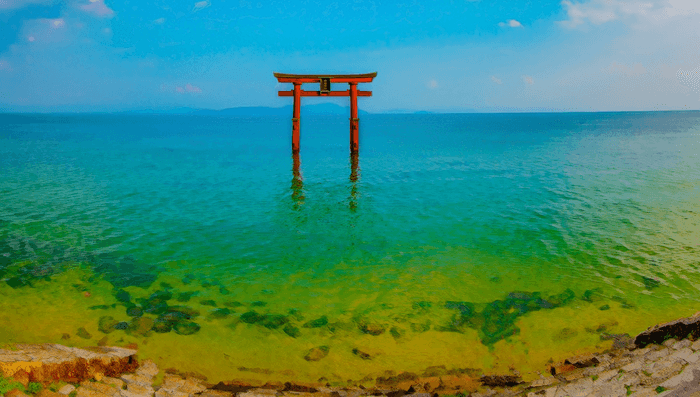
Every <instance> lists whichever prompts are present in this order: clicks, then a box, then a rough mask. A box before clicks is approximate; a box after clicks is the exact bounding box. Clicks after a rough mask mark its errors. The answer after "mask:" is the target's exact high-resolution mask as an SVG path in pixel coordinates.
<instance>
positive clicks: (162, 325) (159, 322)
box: [152, 317, 173, 334]
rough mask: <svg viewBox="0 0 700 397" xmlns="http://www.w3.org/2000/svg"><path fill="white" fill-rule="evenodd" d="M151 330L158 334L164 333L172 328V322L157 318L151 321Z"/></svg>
mask: <svg viewBox="0 0 700 397" xmlns="http://www.w3.org/2000/svg"><path fill="white" fill-rule="evenodd" d="M152 329H153V331H155V332H158V333H159V334H164V333H168V332H170V330H171V329H173V324H172V323H171V322H169V321H166V320H163V319H162V318H160V317H159V318H157V319H155V321H153V328H152Z"/></svg>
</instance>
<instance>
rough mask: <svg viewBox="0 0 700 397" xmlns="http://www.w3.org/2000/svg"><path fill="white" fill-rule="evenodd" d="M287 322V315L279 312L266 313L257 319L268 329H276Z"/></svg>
mask: <svg viewBox="0 0 700 397" xmlns="http://www.w3.org/2000/svg"><path fill="white" fill-rule="evenodd" d="M288 322H289V319H287V316H284V315H281V314H266V315H264V316H263V318H262V320H260V321H259V323H260V325H262V326H263V327H265V328H269V329H277V328H279V327H281V326H283V325H285V324H287V323H288Z"/></svg>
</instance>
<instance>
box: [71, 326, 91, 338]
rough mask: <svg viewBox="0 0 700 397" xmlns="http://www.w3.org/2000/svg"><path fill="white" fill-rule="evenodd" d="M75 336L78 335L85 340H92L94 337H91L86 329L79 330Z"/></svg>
mask: <svg viewBox="0 0 700 397" xmlns="http://www.w3.org/2000/svg"><path fill="white" fill-rule="evenodd" d="M75 334H76V335H78V336H79V337H81V338H83V339H90V338H92V335H90V333H89V332H87V330H86V329H85V328H84V327H80V328H78V331H77V332H76V333H75Z"/></svg>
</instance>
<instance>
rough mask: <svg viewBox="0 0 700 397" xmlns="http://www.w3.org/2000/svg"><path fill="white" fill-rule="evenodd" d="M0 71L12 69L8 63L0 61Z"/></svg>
mask: <svg viewBox="0 0 700 397" xmlns="http://www.w3.org/2000/svg"><path fill="white" fill-rule="evenodd" d="M0 70H6V71H11V70H12V68H11V67H10V63H9V62H7V61H5V60H3V59H0Z"/></svg>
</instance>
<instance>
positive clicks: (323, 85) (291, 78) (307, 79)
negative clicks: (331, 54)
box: [273, 72, 377, 211]
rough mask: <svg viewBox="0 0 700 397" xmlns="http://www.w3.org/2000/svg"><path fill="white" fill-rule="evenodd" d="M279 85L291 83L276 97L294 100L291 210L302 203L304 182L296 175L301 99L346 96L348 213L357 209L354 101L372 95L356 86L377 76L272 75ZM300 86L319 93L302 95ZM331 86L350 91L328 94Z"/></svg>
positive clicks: (355, 117)
mask: <svg viewBox="0 0 700 397" xmlns="http://www.w3.org/2000/svg"><path fill="white" fill-rule="evenodd" d="M273 74H274V76H275V77H276V78H277V81H278V82H280V83H292V84H294V89H293V90H291V91H279V92H278V95H279V96H292V97H294V114H293V117H292V161H293V165H292V199H293V200H294V203H295V204H294V207H295V209H299V207H300V206H301V205H302V204H303V203H304V193H303V189H304V182H303V178H302V175H301V171H300V169H299V168H300V166H301V160H300V158H299V130H300V128H299V125H300V121H301V120H300V119H301V97H302V96H332V97H338V96H349V97H350V183H351V184H352V187H351V189H350V204H349V205H350V210H351V211H355V209H356V208H357V180H358V179H359V174H358V168H359V167H358V164H359V156H358V153H359V146H360V143H359V141H360V139H359V138H360V131H359V130H360V128H359V121H360V119H359V118H358V117H357V97H358V96H372V91H358V90H357V84H358V83H371V82H372V80H373V79H374V78H375V77H376V76H377V72H374V73H366V74H284V73H273ZM303 83H318V84H319V91H302V90H301V85H302V84H303ZM331 83H347V84H349V85H350V89H349V90H347V91H331Z"/></svg>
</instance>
